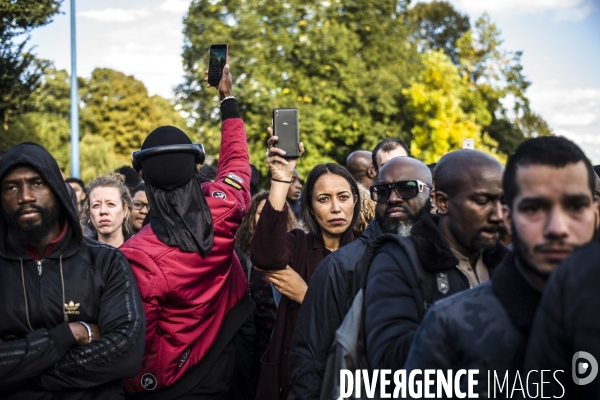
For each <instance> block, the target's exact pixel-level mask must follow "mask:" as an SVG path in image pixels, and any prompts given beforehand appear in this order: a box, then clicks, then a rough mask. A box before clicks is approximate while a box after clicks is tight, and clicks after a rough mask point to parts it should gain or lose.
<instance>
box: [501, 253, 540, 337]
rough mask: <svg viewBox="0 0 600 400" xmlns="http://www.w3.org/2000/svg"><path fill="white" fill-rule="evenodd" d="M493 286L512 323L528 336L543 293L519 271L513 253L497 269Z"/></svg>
mask: <svg viewBox="0 0 600 400" xmlns="http://www.w3.org/2000/svg"><path fill="white" fill-rule="evenodd" d="M492 287H493V289H494V293H495V294H496V296H497V297H498V300H499V301H500V304H502V307H504V310H505V311H506V313H507V314H508V317H509V318H510V320H511V321H512V323H513V324H514V325H515V326H516V327H517V329H518V330H519V332H521V333H522V334H523V335H525V337H528V336H529V333H530V331H531V325H532V324H533V317H534V315H535V311H536V310H537V307H538V304H539V302H540V299H541V297H542V293H541V292H540V291H539V290H538V289H536V288H534V287H532V286H531V285H530V284H529V283H527V281H526V280H525V278H524V277H523V275H522V274H521V272H519V271H518V269H517V267H516V265H515V256H514V255H513V254H510V253H509V254H508V255H507V256H506V257H505V258H504V259H503V260H502V263H500V265H498V267H497V268H496V269H495V271H494V273H493V275H492Z"/></svg>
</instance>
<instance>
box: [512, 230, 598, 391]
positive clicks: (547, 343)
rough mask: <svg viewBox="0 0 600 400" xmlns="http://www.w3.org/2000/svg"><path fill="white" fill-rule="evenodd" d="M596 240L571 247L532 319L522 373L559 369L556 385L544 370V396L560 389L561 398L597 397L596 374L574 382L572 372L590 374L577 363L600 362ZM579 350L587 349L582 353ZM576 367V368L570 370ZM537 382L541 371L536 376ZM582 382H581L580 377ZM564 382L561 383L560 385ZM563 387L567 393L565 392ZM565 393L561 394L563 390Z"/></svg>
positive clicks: (549, 283) (547, 287)
mask: <svg viewBox="0 0 600 400" xmlns="http://www.w3.org/2000/svg"><path fill="white" fill-rule="evenodd" d="M598 288H600V242H599V239H598V238H595V239H594V241H593V242H592V243H590V244H588V245H586V246H585V247H583V248H582V249H580V250H578V251H576V252H575V253H573V255H571V257H569V258H568V259H567V260H565V261H564V262H563V263H562V264H561V265H559V266H558V268H557V269H556V270H555V271H554V272H553V273H552V277H551V278H550V281H549V282H548V284H547V285H546V288H545V289H544V294H543V295H542V300H541V302H540V306H539V309H538V312H537V314H536V316H535V319H534V322H533V328H532V330H531V336H530V340H529V344H528V346H527V353H526V357H525V366H524V368H523V369H524V371H523V373H524V374H526V373H528V372H529V371H532V370H537V371H540V370H548V369H549V370H552V371H557V370H563V371H564V372H562V373H557V375H556V377H557V378H558V379H559V380H560V385H559V384H558V383H557V382H556V381H555V380H554V379H553V377H552V375H549V374H546V375H545V379H544V380H545V381H549V382H550V384H549V385H548V384H546V385H545V389H544V396H549V397H552V396H556V397H560V396H561V395H562V398H563V399H582V400H583V399H585V400H587V399H598V398H600V377H598V376H596V378H595V379H593V380H592V382H590V383H588V384H581V385H576V384H575V383H574V382H573V379H572V374H575V375H576V376H577V378H586V377H591V374H592V373H593V371H592V372H589V373H588V372H587V371H590V368H588V370H587V371H586V372H585V373H583V374H580V373H579V371H578V370H579V366H580V365H582V364H584V362H586V361H587V362H588V366H592V368H593V366H594V362H593V361H590V360H589V355H591V356H592V358H593V359H595V361H596V362H595V365H596V368H597V369H596V372H597V373H598V374H600V371H598V363H600V340H598V338H600V318H599V317H598V310H599V307H600V293H599V292H598ZM578 352H586V353H589V355H588V356H587V357H585V356H584V355H581V354H579V355H578V356H577V357H576V356H575V354H576V353H578ZM573 368H575V371H573ZM535 379H537V382H540V376H539V375H538V376H537V377H535ZM580 383H583V382H580ZM563 388H564V389H563ZM565 392H566V393H565ZM563 393H564V394H563Z"/></svg>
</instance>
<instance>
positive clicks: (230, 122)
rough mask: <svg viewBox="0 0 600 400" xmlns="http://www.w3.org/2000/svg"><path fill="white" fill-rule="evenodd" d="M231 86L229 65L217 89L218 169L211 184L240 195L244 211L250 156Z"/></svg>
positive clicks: (247, 195)
mask: <svg viewBox="0 0 600 400" xmlns="http://www.w3.org/2000/svg"><path fill="white" fill-rule="evenodd" d="M206 72H207V73H208V71H206ZM208 86H210V85H208ZM232 86H233V83H232V78H231V73H230V71H229V64H226V65H225V67H224V68H223V78H221V81H220V83H219V87H218V91H219V100H220V101H221V119H222V121H223V122H222V126H221V147H220V149H219V168H218V172H217V177H216V178H215V182H219V183H225V184H226V185H228V186H229V187H230V188H233V189H235V190H234V191H233V193H240V194H241V197H242V201H243V204H245V206H246V208H247V207H248V205H249V204H250V179H251V171H250V157H249V154H248V141H247V139H246V129H245V127H244V121H242V119H241V118H240V112H239V110H238V107H237V102H236V101H235V99H234V98H233V95H232Z"/></svg>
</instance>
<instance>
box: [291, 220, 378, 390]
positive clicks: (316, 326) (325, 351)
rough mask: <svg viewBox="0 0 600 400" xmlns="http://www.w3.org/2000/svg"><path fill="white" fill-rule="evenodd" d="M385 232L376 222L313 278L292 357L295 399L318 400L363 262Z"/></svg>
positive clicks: (322, 265) (361, 276) (361, 278)
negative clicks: (333, 346)
mask: <svg viewBox="0 0 600 400" xmlns="http://www.w3.org/2000/svg"><path fill="white" fill-rule="evenodd" d="M382 233H383V230H382V228H381V226H380V225H379V223H378V222H377V221H376V220H375V219H373V220H372V221H371V222H370V223H369V226H368V227H367V229H366V230H365V231H364V232H363V234H362V235H361V236H360V237H359V238H358V239H357V240H355V241H354V242H352V243H350V244H349V245H347V246H344V248H342V249H340V250H338V251H336V252H335V253H333V254H332V255H331V256H329V257H326V258H325V259H324V260H323V261H322V262H321V263H320V264H319V266H318V267H317V270H316V272H315V274H314V275H313V277H312V279H311V281H310V286H309V288H308V291H307V292H306V297H304V302H303V303H302V309H301V310H300V313H299V314H298V322H297V324H298V327H299V328H298V329H296V330H295V331H294V336H293V337H292V345H291V347H290V355H289V374H290V381H289V383H290V394H289V396H288V400H292V399H303V400H308V399H318V398H319V395H320V393H321V385H322V384H323V374H324V372H325V366H326V364H327V357H328V355H329V351H330V348H331V345H332V344H333V340H334V338H335V332H336V330H337V329H338V328H339V327H340V325H341V324H342V321H343V320H344V318H345V316H346V314H347V313H348V310H349V309H350V306H351V305H352V300H353V299H354V296H355V295H356V293H357V292H358V290H359V289H360V288H361V282H363V281H364V280H365V279H366V273H367V267H368V263H367V262H365V260H363V256H365V252H366V250H367V248H368V246H369V245H370V244H371V242H372V241H373V239H375V238H376V237H378V236H380V235H381V234H382Z"/></svg>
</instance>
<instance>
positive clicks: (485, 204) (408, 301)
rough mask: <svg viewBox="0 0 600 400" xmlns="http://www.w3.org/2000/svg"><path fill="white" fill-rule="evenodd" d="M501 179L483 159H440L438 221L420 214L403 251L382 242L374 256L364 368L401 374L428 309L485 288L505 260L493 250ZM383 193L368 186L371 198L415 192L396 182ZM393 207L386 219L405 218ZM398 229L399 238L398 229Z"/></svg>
mask: <svg viewBox="0 0 600 400" xmlns="http://www.w3.org/2000/svg"><path fill="white" fill-rule="evenodd" d="M502 173H503V167H502V165H500V163H499V162H498V161H496V160H495V159H494V158H492V157H491V156H489V155H487V154H485V153H483V152H480V151H476V150H457V151H454V152H452V153H449V154H446V155H445V156H444V157H442V158H441V160H440V161H439V163H438V164H437V166H436V169H435V183H436V190H435V201H436V205H437V208H438V213H439V214H438V215H432V214H424V215H422V216H421V217H420V218H419V219H418V221H417V222H415V223H414V225H413V227H412V230H411V236H410V242H411V243H410V244H409V243H406V241H402V240H389V241H388V242H387V243H383V244H382V245H381V246H380V247H379V248H378V249H376V250H374V257H373V261H372V264H371V267H370V268H369V273H368V278H367V284H366V290H365V301H364V307H365V323H364V327H365V341H366V350H367V356H368V359H369V363H370V366H371V368H373V369H392V370H398V369H401V368H403V365H404V362H405V360H406V357H407V355H408V350H409V348H410V346H411V343H412V339H413V336H414V334H415V331H416V330H417V328H418V326H419V324H420V322H421V320H422V318H423V316H424V314H425V310H426V309H427V307H428V306H429V305H430V304H431V303H432V302H434V301H436V300H439V299H441V298H444V297H447V296H450V295H451V294H453V293H457V292H460V291H462V290H465V289H468V288H470V287H473V286H476V285H478V284H479V283H482V282H484V281H486V280H487V279H489V272H490V270H491V269H492V268H493V267H494V266H496V265H497V264H499V263H500V261H501V260H502V258H503V256H504V255H505V253H506V252H507V250H506V249H505V248H504V246H502V245H501V244H499V243H498V240H499V233H500V229H501V227H502V208H501V207H502V206H501V199H502ZM429 182H430V181H429ZM429 182H425V183H429ZM389 186H390V185H388V186H387V187H386V186H382V187H378V186H375V187H373V188H372V193H374V195H375V196H376V197H377V198H379V196H382V198H386V197H387V196H391V197H390V199H391V198H393V199H397V198H399V196H402V195H404V196H410V195H412V194H414V193H415V192H416V191H417V189H418V190H420V187H422V184H420V183H419V182H416V184H411V183H404V182H403V183H401V184H399V185H398V184H396V185H394V188H393V190H390V187H389ZM423 190H424V191H425V189H423ZM419 195H422V193H419ZM400 205H401V203H399V204H397V205H390V206H388V207H387V210H388V211H387V213H388V215H389V216H390V217H395V216H402V215H403V213H402V211H404V212H405V213H406V214H407V215H409V214H408V212H409V209H408V208H407V209H406V210H400V209H399V208H400ZM378 206H380V204H378ZM408 219H410V218H408ZM398 222H399V224H400V226H399V229H400V231H403V228H402V222H403V221H402V220H399V221H398ZM403 223H404V224H406V222H403ZM392 239H393V238H392Z"/></svg>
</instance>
